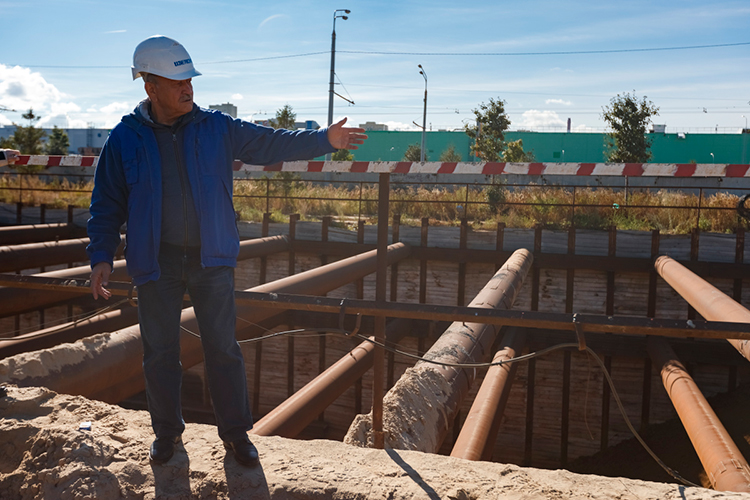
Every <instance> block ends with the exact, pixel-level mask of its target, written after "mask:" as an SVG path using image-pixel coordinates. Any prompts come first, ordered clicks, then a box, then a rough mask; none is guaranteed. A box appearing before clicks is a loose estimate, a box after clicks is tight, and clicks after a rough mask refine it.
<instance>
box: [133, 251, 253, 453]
mask: <svg viewBox="0 0 750 500" xmlns="http://www.w3.org/2000/svg"><path fill="white" fill-rule="evenodd" d="M159 267H160V268H161V276H160V277H159V279H158V280H157V281H149V282H148V283H146V284H144V285H141V286H139V287H138V318H139V321H140V325H141V339H142V340H143V371H144V373H145V375H146V399H147V402H148V410H149V413H150V414H151V425H152V427H153V429H154V434H156V437H157V438H160V437H174V436H179V435H180V434H182V432H183V431H184V430H185V421H184V420H183V419H182V409H181V398H180V392H181V388H182V364H181V363H180V315H181V312H182V307H183V304H182V300H183V296H184V294H185V291H186V290H187V292H188V293H189V294H190V300H191V301H192V303H193V307H194V311H195V316H196V318H197V320H198V326H199V328H200V335H201V343H202V344H203V357H204V362H205V366H206V376H207V379H208V387H209V390H210V392H211V401H212V403H213V406H214V414H215V415H216V422H217V424H218V428H219V437H221V439H223V440H224V441H235V440H237V439H241V438H243V437H244V436H245V435H246V433H247V431H248V430H250V429H251V428H252V427H253V418H252V415H251V413H250V403H249V401H248V393H247V377H246V375H245V362H244V359H243V357H242V351H241V350H240V346H239V344H238V343H237V340H236V339H235V336H234V332H235V322H236V312H235V303H234V269H233V268H231V267H207V268H203V267H202V266H201V262H200V249H199V248H193V247H188V249H187V251H185V249H183V248H182V247H176V246H173V245H166V244H162V250H161V252H160V254H159Z"/></svg>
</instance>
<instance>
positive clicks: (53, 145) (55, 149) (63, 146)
mask: <svg viewBox="0 0 750 500" xmlns="http://www.w3.org/2000/svg"><path fill="white" fill-rule="evenodd" d="M69 148H70V140H69V139H68V134H66V133H65V131H64V130H63V129H61V128H57V126H56V125H55V128H53V129H52V133H51V134H50V136H49V139H47V144H45V147H44V151H45V153H47V154H48V155H66V154H68V149H69Z"/></svg>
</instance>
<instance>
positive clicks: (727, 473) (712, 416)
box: [647, 337, 750, 493]
mask: <svg viewBox="0 0 750 500" xmlns="http://www.w3.org/2000/svg"><path fill="white" fill-rule="evenodd" d="M647 346H648V353H649V355H650V356H651V360H652V361H653V363H654V366H656V367H658V368H659V369H660V371H661V379H662V382H663V383H664V388H665V389H666V390H667V394H669V398H670V399H671V400H672V404H673V405H674V408H675V410H676V411H677V415H679V417H680V420H681V421H682V424H683V425H684V426H685V430H686V431H687V433H688V436H689V437H690V441H691V442H692V443H693V447H694V448H695V451H696V453H697V454H698V458H700V461H701V464H703V468H704V469H705V471H706V474H707V475H708V478H709V480H710V481H711V485H712V486H713V487H714V489H716V490H719V491H737V492H746V493H750V466H748V463H747V461H746V460H745V458H744V457H743V456H742V453H741V452H740V450H739V449H738V448H737V445H735V444H734V441H732V438H731V437H730V436H729V433H728V432H727V431H726V429H725V428H724V426H723V425H722V423H721V421H720V420H719V418H718V417H717V416H716V413H714V411H713V410H712V409H711V406H710V405H709V404H708V401H706V398H705V397H704V396H703V394H702V393H701V391H700V389H698V386H697V385H696V383H695V381H693V378H692V377H691V376H690V375H689V374H688V372H687V370H685V367H684V366H683V365H682V363H680V361H679V359H678V358H677V355H676V354H675V353H674V351H673V350H672V348H671V347H670V346H669V344H668V343H667V341H666V340H664V339H662V338H658V337H649V338H648V341H647Z"/></svg>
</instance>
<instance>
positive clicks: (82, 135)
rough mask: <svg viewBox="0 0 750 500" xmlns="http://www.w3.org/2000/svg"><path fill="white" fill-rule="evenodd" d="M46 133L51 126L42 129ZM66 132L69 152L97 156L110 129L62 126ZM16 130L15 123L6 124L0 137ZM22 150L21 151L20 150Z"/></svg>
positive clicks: (6, 136)
mask: <svg viewBox="0 0 750 500" xmlns="http://www.w3.org/2000/svg"><path fill="white" fill-rule="evenodd" d="M42 130H44V131H45V132H46V133H47V137H46V138H45V140H46V139H47V138H49V136H50V135H51V134H52V130H53V129H51V128H45V129H42ZM62 130H64V131H65V133H66V134H68V141H69V143H70V147H69V148H68V153H69V154H74V155H84V156H97V155H99V153H100V152H101V150H102V147H103V146H104V142H105V141H106V140H107V137H109V132H110V129H108V128H93V127H89V128H64V129H62ZM15 132H16V126H15V125H7V126H4V127H0V138H3V139H5V138H8V137H10V136H11V135H13V134H14V133H15ZM22 152H23V151H22Z"/></svg>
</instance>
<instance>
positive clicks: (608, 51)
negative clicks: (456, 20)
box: [12, 42, 750, 69]
mask: <svg viewBox="0 0 750 500" xmlns="http://www.w3.org/2000/svg"><path fill="white" fill-rule="evenodd" d="M743 45H750V42H737V43H717V44H710V45H684V46H677V47H647V48H642V49H603V50H564V51H550V52H385V51H368V50H338V51H337V52H338V53H342V54H362V55H381V56H444V57H453V56H458V57H466V56H523V57H526V56H566V55H595V54H623V53H629V52H664V51H674V50H696V49H715V48H724V47H741V46H743ZM328 54H330V52H329V51H320V52H305V53H301V54H288V55H281V56H268V57H254V58H251V59H231V60H227V61H208V62H198V63H197V64H199V65H201V64H202V65H208V64H231V63H242V62H255V61H270V60H274V59H290V58H295V57H309V56H319V55H328ZM12 65H13V66H25V67H27V68H51V69H122V68H129V67H130V66H74V65H41V64H12Z"/></svg>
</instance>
